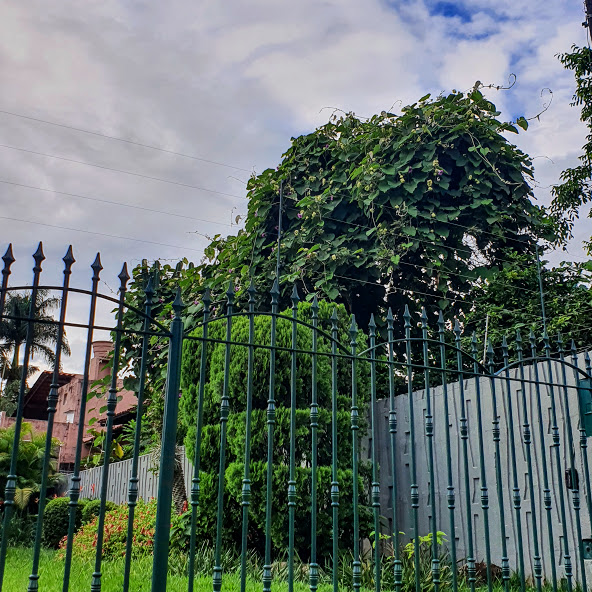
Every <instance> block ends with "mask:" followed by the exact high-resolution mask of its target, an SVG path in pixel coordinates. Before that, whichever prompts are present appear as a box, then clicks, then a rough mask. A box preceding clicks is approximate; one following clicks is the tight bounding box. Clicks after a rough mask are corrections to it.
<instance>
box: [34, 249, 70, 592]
mask: <svg viewBox="0 0 592 592" xmlns="http://www.w3.org/2000/svg"><path fill="white" fill-rule="evenodd" d="M62 261H63V262H64V282H63V285H62V299H61V302H60V317H59V322H58V326H57V330H58V334H57V339H56V346H55V353H54V355H55V360H54V364H53V373H52V376H51V385H50V387H49V394H48V396H47V431H46V433H45V451H44V458H43V469H42V471H41V487H40V489H39V506H38V513H37V524H36V528H35V543H34V545H33V568H32V570H31V575H30V576H29V585H28V587H27V590H28V592H35V591H36V590H39V582H38V580H39V558H40V554H41V533H42V529H43V511H44V510H45V500H46V497H47V480H48V478H49V461H50V459H51V451H52V448H53V424H54V418H55V412H56V404H57V402H58V388H59V386H60V366H61V361H62V347H63V343H64V323H65V322H66V308H67V306H68V290H69V288H70V276H71V275H72V265H73V264H74V262H75V259H74V255H73V253H72V245H70V247H69V248H68V251H67V253H66V254H65V255H64V258H63V259H62Z"/></svg>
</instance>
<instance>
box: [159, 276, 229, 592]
mask: <svg viewBox="0 0 592 592" xmlns="http://www.w3.org/2000/svg"><path fill="white" fill-rule="evenodd" d="M226 299H227V304H226V317H227V319H226V346H225V351H224V384H223V386H222V397H221V400H220V464H219V469H218V510H217V513H216V548H215V551H214V573H213V577H212V584H213V589H214V592H220V590H221V588H222V565H221V562H222V522H223V520H224V482H225V481H226V432H227V430H228V414H229V412H230V406H229V398H228V389H229V386H230V341H231V339H232V313H233V305H234V283H233V282H230V284H229V285H228V290H227V292H226ZM154 592H156V591H154Z"/></svg>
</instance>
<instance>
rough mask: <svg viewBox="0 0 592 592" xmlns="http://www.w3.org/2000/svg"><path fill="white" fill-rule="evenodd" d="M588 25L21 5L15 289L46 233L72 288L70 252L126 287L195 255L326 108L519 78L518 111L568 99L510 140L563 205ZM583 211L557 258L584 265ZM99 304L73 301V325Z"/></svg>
mask: <svg viewBox="0 0 592 592" xmlns="http://www.w3.org/2000/svg"><path fill="white" fill-rule="evenodd" d="M582 20H583V7H582V5H581V3H580V2H568V1H567V0H551V1H548V2H542V3H541V2H537V1H535V0H520V1H518V2H516V1H515V0H513V1H510V0H497V1H495V2H494V1H493V0H459V1H456V2H440V1H437V0H390V1H386V0H364V2H360V1H359V0H358V1H354V0H340V1H336V0H325V1H322V0H314V1H313V0H299V1H298V2H286V1H285V0H274V1H272V0H251V1H250V2H237V1H236V0H227V1H226V2H220V1H217V0H199V1H198V2H195V1H193V2H190V1H189V0H170V1H169V2H142V1H137V0H120V1H115V0H104V1H101V2H79V1H75V0H71V1H68V0H57V1H54V2H47V1H46V0H26V1H22V0H21V1H16V0H15V1H11V0H8V1H7V2H3V3H2V7H1V8H0V75H1V76H2V82H3V84H2V88H3V92H2V95H1V98H0V129H1V132H0V204H1V208H0V236H1V245H0V248H2V249H4V248H5V247H6V245H7V244H8V243H9V242H12V243H13V245H14V249H15V254H16V256H17V260H18V261H17V264H15V266H14V271H15V281H18V282H27V281H29V280H30V275H31V271H30V268H31V260H30V254H31V253H32V252H33V251H34V249H35V246H36V243H37V242H38V241H39V240H43V244H44V247H45V252H46V256H47V260H46V262H45V265H44V267H45V270H46V271H45V273H44V275H46V276H47V277H46V278H45V281H46V282H50V281H51V282H56V281H60V271H61V268H60V263H61V262H60V258H61V257H62V256H63V254H64V253H65V251H66V249H67V246H68V244H70V243H72V244H73V245H74V253H75V256H76V259H77V264H76V266H75V270H76V273H75V274H74V278H73V283H74V284H75V285H76V286H79V287H82V286H84V287H86V286H87V285H88V278H89V268H88V266H89V265H90V263H91V262H92V260H93V258H94V255H95V253H96V252H97V251H100V252H101V256H102V260H103V264H104V266H105V271H104V272H103V278H104V280H105V283H104V284H103V285H102V289H103V291H105V292H106V293H109V290H110V289H113V290H115V289H116V286H117V279H116V275H117V273H119V270H120V268H121V264H122V262H123V261H127V262H128V263H130V264H131V265H134V264H136V263H138V262H139V261H140V260H141V259H143V258H147V259H155V258H160V259H170V260H175V259H178V258H180V257H183V256H186V257H188V258H190V259H194V260H196V261H197V260H199V259H200V257H201V253H202V250H203V248H204V246H205V245H206V244H207V242H208V241H207V238H206V236H207V235H210V236H211V235H214V234H216V233H228V232H233V230H234V231H236V226H235V227H234V229H233V228H231V226H230V224H231V221H232V220H233V219H234V218H235V217H236V216H237V215H238V214H241V213H244V212H245V210H246V200H245V182H246V180H247V179H248V177H249V175H250V174H251V172H252V171H255V172H259V171H262V170H263V169H265V168H267V167H270V166H276V165H277V163H278V162H279V160H280V157H281V154H282V153H283V152H284V151H285V149H286V148H287V147H288V146H289V141H290V137H291V136H297V135H299V134H302V133H306V132H309V131H311V130H313V129H314V128H315V127H316V126H318V125H320V124H322V123H324V122H325V121H326V120H327V119H328V117H329V115H330V110H327V109H323V108H326V107H330V108H340V109H343V110H346V111H350V110H353V111H355V112H356V113H358V114H360V115H371V114H373V113H376V112H380V111H382V110H385V109H390V108H391V107H392V109H393V110H394V111H397V109H398V108H400V106H401V105H402V104H407V103H410V102H413V101H414V100H416V99H417V98H419V97H420V96H422V95H424V94H426V93H427V92H431V93H435V94H437V93H439V92H441V91H444V92H448V91H451V90H452V89H460V90H465V89H468V88H470V87H472V86H473V84H474V83H475V81H476V80H480V81H482V82H483V83H484V84H499V85H504V84H506V83H507V81H508V78H509V77H510V75H511V74H515V75H516V77H517V82H516V84H515V85H514V87H513V88H512V89H511V90H510V91H495V90H491V91H488V96H489V97H490V98H491V99H492V100H493V101H494V102H495V103H496V104H497V105H498V107H499V108H500V109H501V110H502V112H503V115H502V118H504V119H507V120H511V119H515V118H516V117H518V116H521V115H524V116H526V117H530V116H533V115H536V114H537V113H538V112H540V111H541V109H542V108H543V105H544V104H545V103H546V102H548V99H549V96H550V95H549V92H548V90H545V89H549V88H550V89H552V91H553V102H552V104H551V106H550V108H549V109H548V110H547V111H546V112H545V113H544V114H543V115H542V116H541V120H540V122H538V121H533V122H532V123H531V127H530V128H529V130H528V132H527V133H524V134H521V135H520V137H519V138H517V139H515V138H514V137H512V140H513V141H516V142H517V143H518V144H519V146H520V147H521V148H522V149H524V150H525V151H527V152H528V153H529V154H531V155H532V156H534V157H536V160H535V161H534V162H535V164H536V173H537V184H538V187H537V188H536V191H535V193H536V196H537V198H538V199H539V200H540V201H541V202H542V203H547V202H548V196H549V189H548V186H549V185H550V184H551V183H554V182H556V181H557V179H558V175H559V173H560V171H561V170H562V169H564V168H565V167H566V166H570V165H574V164H576V162H577V160H576V159H577V156H578V154H579V151H580V148H581V146H582V144H583V143H584V135H585V129H584V127H583V126H582V124H581V123H580V122H579V120H578V116H579V113H578V110H577V109H575V108H571V107H570V106H569V101H570V97H571V94H572V93H573V87H574V84H573V78H572V75H571V73H569V72H566V71H564V70H563V69H562V67H561V65H560V64H559V62H558V60H557V58H556V54H557V53H558V52H562V51H566V50H568V49H569V48H570V46H571V44H572V43H577V44H579V45H582V44H584V43H585V42H586V37H585V29H584V28H583V27H582V26H581V22H582ZM393 105H394V106H393ZM39 120H46V121H50V122H54V123H56V124H60V125H62V126H68V127H60V126H58V125H51V124H48V123H43V122H41V121H39ZM72 128H78V129H72ZM80 130H88V131H91V132H97V133H96V134H92V133H85V132H83V131H80ZM101 134H102V135H101ZM105 136H112V137H115V138H123V139H125V140H129V142H124V141H120V140H116V139H112V138H108V137H105ZM139 144H143V145H144V146H140V145H139ZM147 146H152V147H153V148H150V147H147ZM155 148H160V150H157V149H155ZM173 153H179V154H173ZM181 154H183V155H185V156H182V155H181ZM113 169H117V170H113ZM109 202H110V203H109ZM124 204H125V205H124ZM142 208H144V209H142ZM154 210H157V211H158V212H157V211H154ZM582 218H583V222H581V223H580V224H579V226H578V228H577V232H576V238H575V239H574V241H572V243H571V244H570V246H569V252H568V253H558V254H554V255H552V256H551V258H552V260H554V261H559V260H560V259H569V258H571V259H582V258H583V256H584V254H583V251H582V249H581V241H582V239H583V238H585V237H587V236H588V237H589V235H590V231H589V229H587V228H586V226H587V224H588V225H589V224H590V221H589V220H586V219H585V217H584V216H583V217H582ZM83 308H84V304H83V303H82V302H73V312H72V315H73V317H77V318H80V316H81V315H82V316H83V313H82V311H83ZM105 314H106V312H105ZM74 339H76V338H74Z"/></svg>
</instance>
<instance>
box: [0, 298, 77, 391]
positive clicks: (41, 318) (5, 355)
mask: <svg viewBox="0 0 592 592" xmlns="http://www.w3.org/2000/svg"><path fill="white" fill-rule="evenodd" d="M30 303H31V296H30V294H9V295H7V297H6V303H5V307H4V315H5V316H4V318H2V319H0V360H1V362H0V365H1V366H2V369H3V378H4V379H5V380H6V387H7V388H8V387H9V386H10V385H11V384H12V383H15V382H18V381H20V379H21V375H22V366H20V364H19V358H20V354H21V349H22V346H23V345H24V344H25V343H26V340H27V327H28V325H29V323H28V319H29V308H30ZM59 305H60V298H57V297H55V296H48V293H47V290H39V291H38V292H37V298H36V302H35V306H34V308H33V336H32V339H31V359H34V358H35V356H37V357H40V358H42V359H43V360H44V361H45V362H46V363H47V364H49V365H50V366H52V365H53V364H54V363H55V358H56V356H55V346H56V344H57V341H58V335H59V327H58V325H56V324H55V318H54V317H53V315H52V314H51V313H52V312H53V311H55V310H56V309H57V308H59ZM61 353H62V354H63V355H70V346H69V345H68V341H67V339H66V335H65V332H64V334H63V336H62V344H61ZM37 370H38V368H37V367H35V366H29V372H28V373H27V374H28V375H29V376H30V375H31V374H33V373H34V372H36V371H37Z"/></svg>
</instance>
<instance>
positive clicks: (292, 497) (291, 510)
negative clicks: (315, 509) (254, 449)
mask: <svg viewBox="0 0 592 592" xmlns="http://www.w3.org/2000/svg"><path fill="white" fill-rule="evenodd" d="M291 300H292V352H291V357H292V363H291V369H290V468H289V471H290V474H289V477H288V590H289V592H293V590H294V529H295V520H296V501H297V499H298V498H297V493H296V370H297V365H296V349H297V347H298V325H297V324H296V319H297V317H298V303H299V302H300V298H299V297H298V290H297V289H296V286H294V289H293V290H292V296H291Z"/></svg>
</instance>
